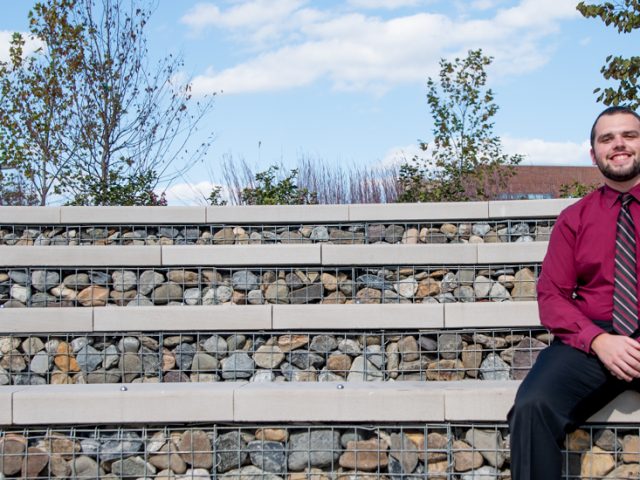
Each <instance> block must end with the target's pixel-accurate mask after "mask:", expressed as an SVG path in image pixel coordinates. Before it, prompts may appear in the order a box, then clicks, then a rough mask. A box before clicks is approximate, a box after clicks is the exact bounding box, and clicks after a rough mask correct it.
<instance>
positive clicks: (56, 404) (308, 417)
mask: <svg viewBox="0 0 640 480" xmlns="http://www.w3.org/2000/svg"><path fill="white" fill-rule="evenodd" d="M518 386H519V382H516V381H486V380H482V381H480V380H478V381H473V380H468V381H458V382H385V383H376V382H352V383H349V382H344V383H335V382H327V383H246V382H225V383H209V384H203V383H174V384H126V385H47V386H32V387H2V388H0V423H1V424H3V425H62V424H74V425H76V424H135V423H150V424H151V423H163V422H171V423H189V422H239V423H242V422H284V423H287V422H380V423H386V422H469V421H473V422H500V423H504V422H505V420H506V415H507V412H508V411H509V409H510V408H511V405H512V404H513V399H514V397H515V394H516V391H517V388H518ZM639 401H640V393H637V392H625V393H624V394H622V395H620V396H619V397H618V398H617V399H615V400H614V401H612V402H611V403H610V404H609V405H607V406H606V407H604V408H603V409H602V410H601V411H599V412H598V413H596V414H595V415H594V416H593V417H591V418H590V419H589V421H590V422H597V423H606V422H614V423H637V422H638V421H639V420H640V413H639V412H638V411H637V405H638V402H639Z"/></svg>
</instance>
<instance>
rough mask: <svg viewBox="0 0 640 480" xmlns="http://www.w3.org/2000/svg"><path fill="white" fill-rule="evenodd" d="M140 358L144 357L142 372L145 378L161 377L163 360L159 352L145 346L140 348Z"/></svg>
mask: <svg viewBox="0 0 640 480" xmlns="http://www.w3.org/2000/svg"><path fill="white" fill-rule="evenodd" d="M140 356H141V357H142V371H143V372H144V375H145V376H150V375H160V371H161V370H162V360H161V358H160V355H159V354H158V353H157V352H155V351H153V350H151V349H150V348H148V347H144V346H143V347H141V348H140Z"/></svg>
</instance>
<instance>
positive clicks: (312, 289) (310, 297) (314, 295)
mask: <svg viewBox="0 0 640 480" xmlns="http://www.w3.org/2000/svg"><path fill="white" fill-rule="evenodd" d="M323 293H324V286H323V285H322V283H314V284H311V285H308V286H306V287H302V288H298V289H296V290H292V291H291V293H290V294H289V303H292V304H304V303H311V302H316V301H318V300H321V299H322V296H323Z"/></svg>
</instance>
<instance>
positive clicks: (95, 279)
mask: <svg viewBox="0 0 640 480" xmlns="http://www.w3.org/2000/svg"><path fill="white" fill-rule="evenodd" d="M89 280H91V283H92V284H94V285H98V286H101V287H105V286H107V285H109V284H110V283H111V275H109V274H107V273H105V272H99V271H93V270H92V271H91V272H89Z"/></svg>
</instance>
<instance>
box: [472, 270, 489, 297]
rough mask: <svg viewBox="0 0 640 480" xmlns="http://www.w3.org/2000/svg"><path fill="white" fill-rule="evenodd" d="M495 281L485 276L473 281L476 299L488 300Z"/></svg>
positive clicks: (479, 276)
mask: <svg viewBox="0 0 640 480" xmlns="http://www.w3.org/2000/svg"><path fill="white" fill-rule="evenodd" d="M492 284H493V281H492V280H491V279H490V278H487V277H485V276H483V275H478V276H477V277H476V278H475V280H474V281H473V292H474V294H475V296H476V298H487V296H489V292H490V291H491V286H492Z"/></svg>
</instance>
